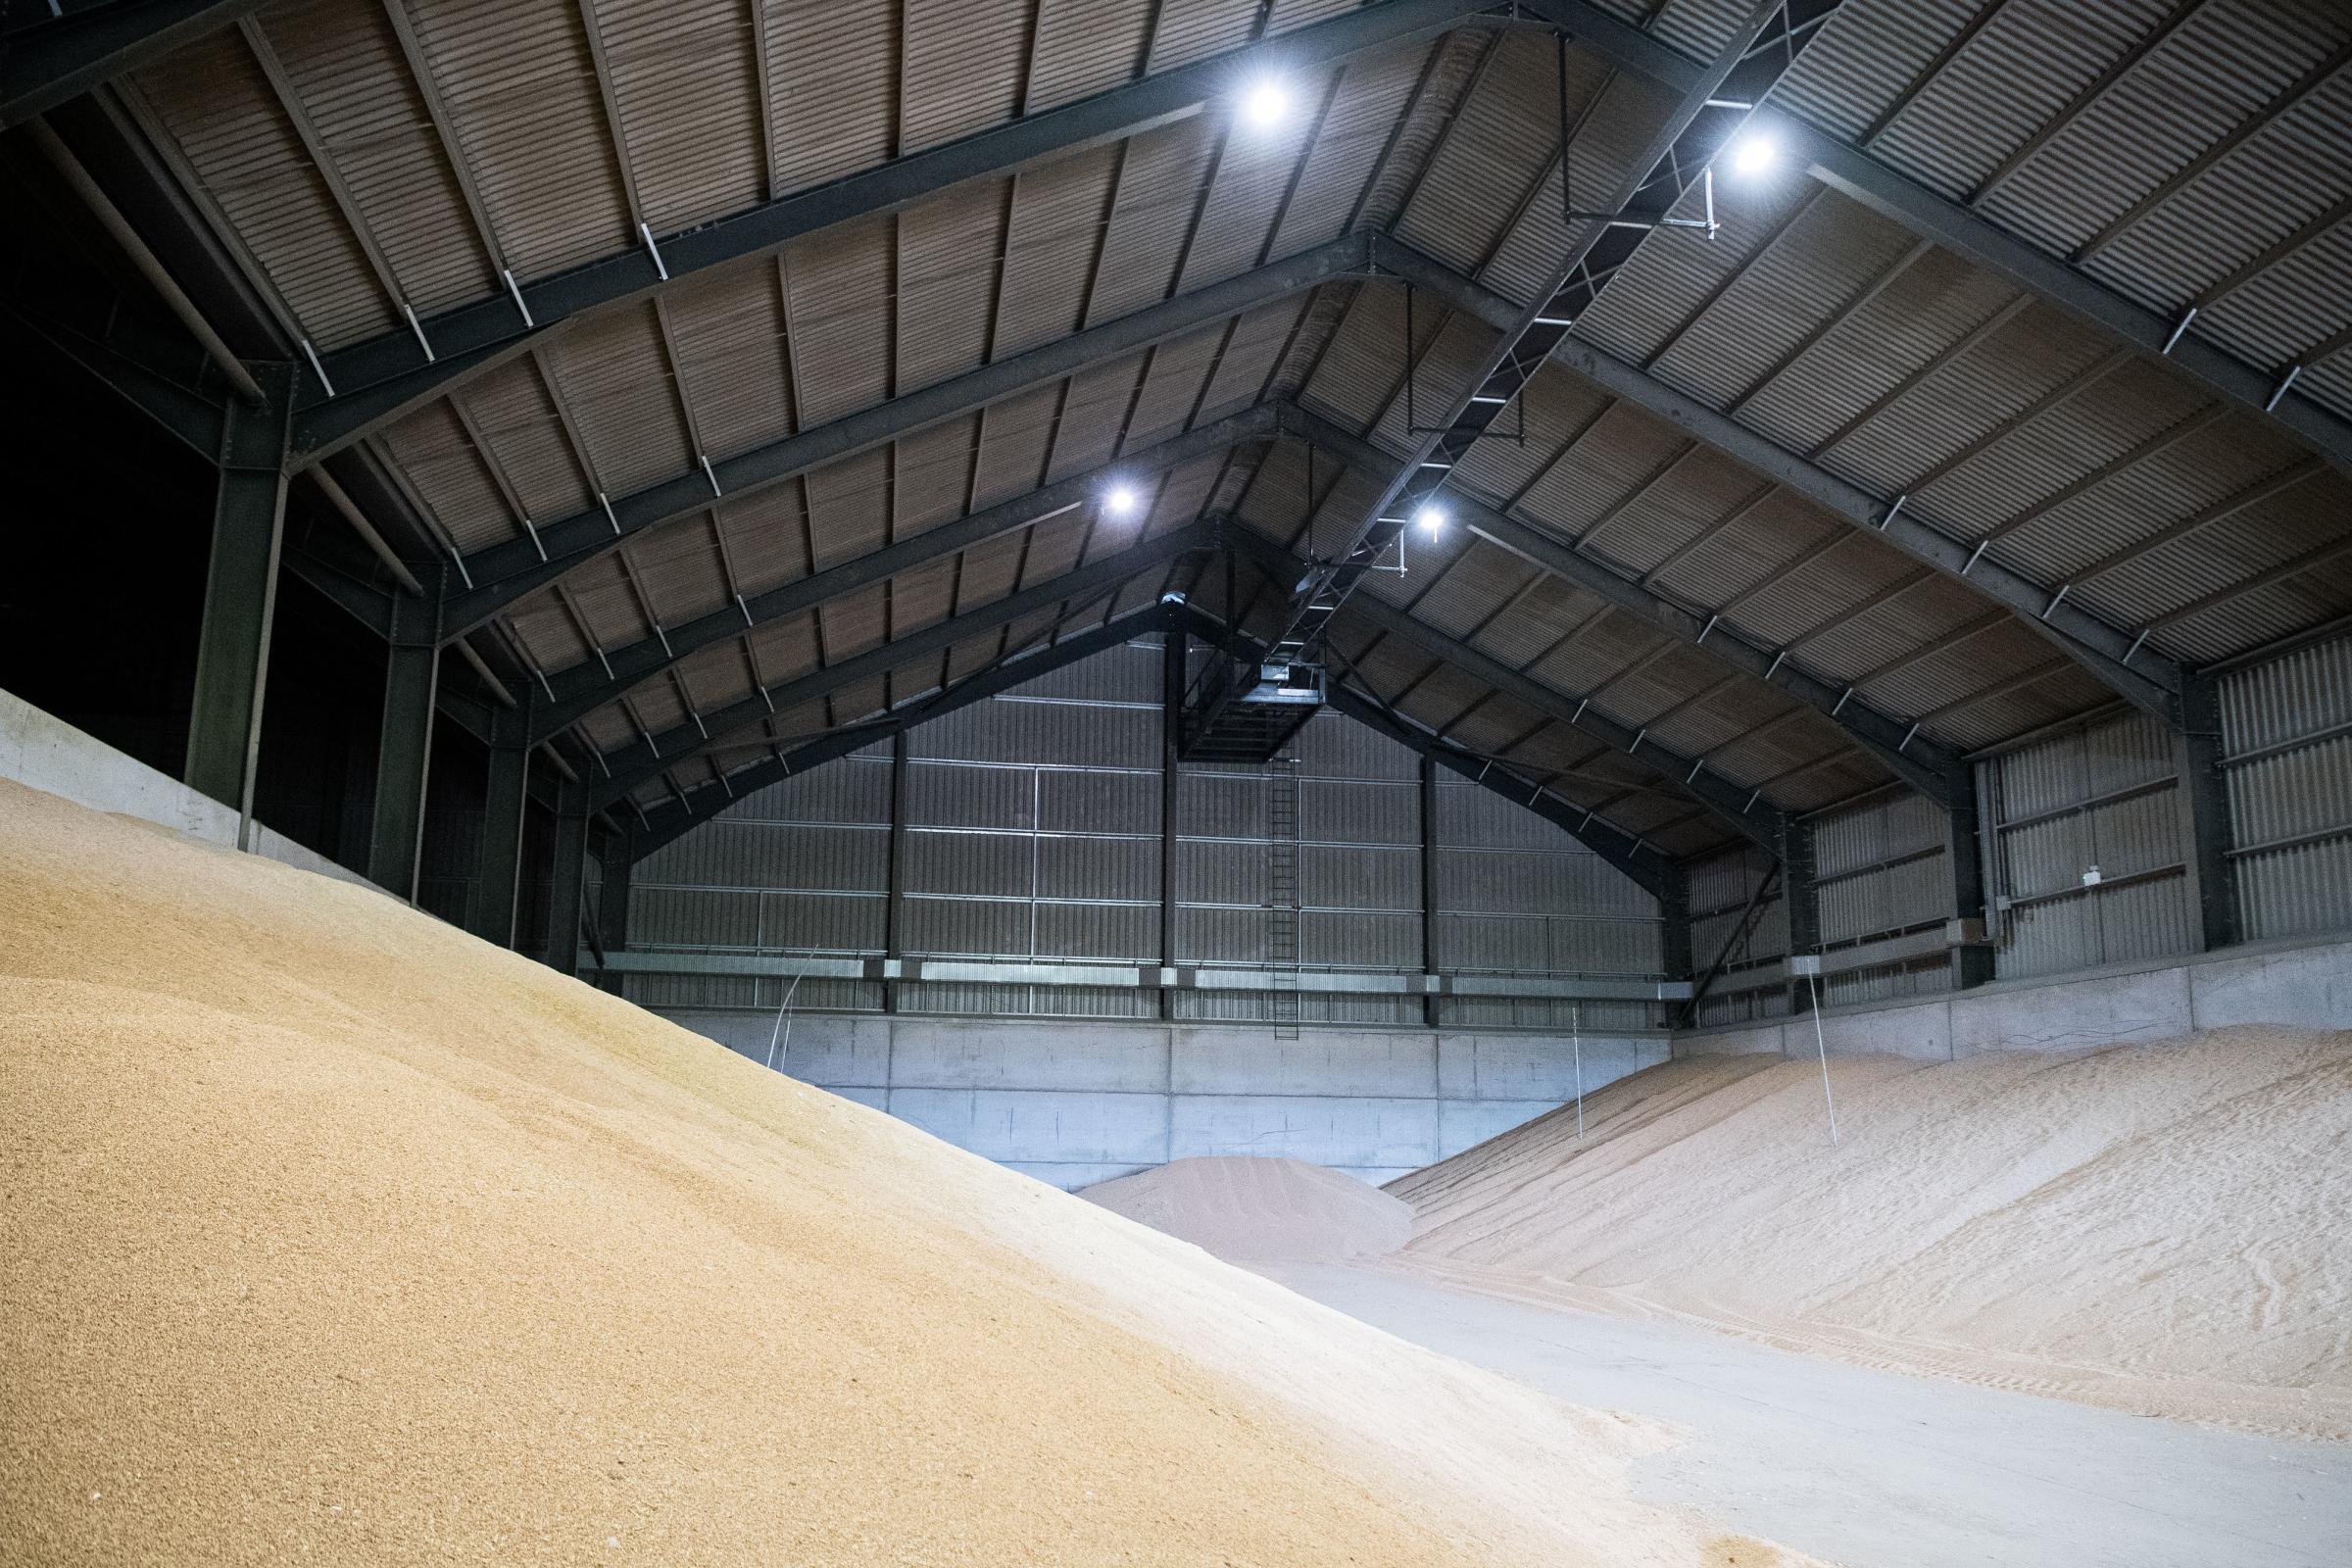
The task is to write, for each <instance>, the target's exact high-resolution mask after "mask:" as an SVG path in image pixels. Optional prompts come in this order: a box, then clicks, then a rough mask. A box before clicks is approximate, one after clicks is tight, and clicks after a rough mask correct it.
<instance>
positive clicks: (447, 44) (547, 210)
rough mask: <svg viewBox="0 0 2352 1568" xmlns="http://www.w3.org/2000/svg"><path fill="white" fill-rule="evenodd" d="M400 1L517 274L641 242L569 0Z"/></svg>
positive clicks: (554, 268)
mask: <svg viewBox="0 0 2352 1568" xmlns="http://www.w3.org/2000/svg"><path fill="white" fill-rule="evenodd" d="M402 3H403V4H405V5H407V6H408V7H409V8H410V14H411V15H412V16H413V17H414V18H415V19H416V23H417V35H418V39H419V41H420V42H421V44H422V46H423V49H424V53H425V55H426V57H427V58H428V59H429V60H430V61H431V62H432V66H433V71H434V73H435V75H436V76H437V78H438V79H439V82H440V87H441V96H442V101H443V103H444V104H445V105H446V106H447V108H448V110H449V117H450V119H451V121H452V122H453V123H455V127H456V130H457V134H458V140H459V143H460V145H461V146H462V147H463V148H464V149H465V156H466V161H467V162H468V163H469V164H471V165H472V167H473V172H474V180H475V184H476V187H477V188H478V189H479V190H480V191H481V194H482V205H483V207H484V208H486V209H487V210H488V212H489V214H490V222H491V225H492V226H493V227H495V228H496V229H497V230H498V237H499V243H500V244H501V245H502V246H504V247H505V249H506V253H507V261H508V265H510V266H511V267H513V268H514V270H515V276H516V277H518V278H521V279H524V280H526V281H527V280H531V279H536V278H541V277H546V276H548V275H550V274H551V273H555V272H559V271H562V270H564V269H565V268H568V267H573V266H577V265H578V264H579V263H582V262H586V261H592V260H594V259H596V258H597V257H600V256H605V255H608V254H610V253H612V252H613V251H615V250H620V249H624V248H626V247H628V246H630V245H632V244H634V243H636V239H637V236H636V235H635V234H634V233H633V232H632V231H631V223H630V220H629V209H628V201H627V198H626V196H625V194H624V193H623V191H622V189H621V183H620V170H619V167H618V165H617V164H615V163H614V161H613V142H612V134H611V132H610V130H609V129H608V128H607V126H606V122H605V113H604V106H603V104H602V102H601V101H600V100H599V98H598V95H597V90H596V70H595V62H594V60H593V59H592V58H591V56H590V54H589V50H588V35H587V33H586V31H585V30H584V29H583V27H582V25H581V22H580V14H579V11H578V9H577V8H576V6H575V5H574V4H573V3H572V0H402Z"/></svg>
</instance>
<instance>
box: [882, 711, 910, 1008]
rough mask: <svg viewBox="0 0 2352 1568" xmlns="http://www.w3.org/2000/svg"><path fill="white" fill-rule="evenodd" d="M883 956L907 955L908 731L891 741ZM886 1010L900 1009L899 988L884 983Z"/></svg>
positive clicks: (884, 880)
mask: <svg viewBox="0 0 2352 1568" xmlns="http://www.w3.org/2000/svg"><path fill="white" fill-rule="evenodd" d="M883 889H884V892H883V902H882V956H884V957H886V958H897V957H903V956H905V947H906V941H907V929H906V928H907V911H906V906H907V732H906V731H905V730H903V729H902V730H900V731H899V732H898V733H897V734H896V735H893V736H892V737H891V738H890V856H889V865H888V867H887V868H886V870H885V872H884V877H883ZM882 1010H883V1011H884V1012H896V1011H898V1010H899V986H898V982H897V981H895V980H885V981H883V982H882Z"/></svg>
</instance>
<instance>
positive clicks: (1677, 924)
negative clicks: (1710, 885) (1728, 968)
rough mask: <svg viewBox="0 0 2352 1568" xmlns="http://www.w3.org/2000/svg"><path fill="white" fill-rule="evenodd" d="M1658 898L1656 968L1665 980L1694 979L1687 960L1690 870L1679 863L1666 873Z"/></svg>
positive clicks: (1688, 951) (1689, 931)
mask: <svg viewBox="0 0 2352 1568" xmlns="http://www.w3.org/2000/svg"><path fill="white" fill-rule="evenodd" d="M1666 889H1667V890H1666V892H1665V894H1664V895H1662V896H1661V897H1660V898H1659V899H1658V927H1659V930H1658V937H1659V941H1658V967H1659V968H1660V969H1662V970H1663V971H1665V974H1664V978H1666V979H1668V980H1696V979H1697V978H1698V976H1697V975H1696V974H1694V973H1693V972H1692V968H1691V868H1690V867H1689V866H1687V865H1684V864H1682V863H1680V862H1679V861H1678V862H1677V863H1675V864H1674V865H1673V866H1671V867H1670V868H1669V869H1668V870H1667V873H1666Z"/></svg>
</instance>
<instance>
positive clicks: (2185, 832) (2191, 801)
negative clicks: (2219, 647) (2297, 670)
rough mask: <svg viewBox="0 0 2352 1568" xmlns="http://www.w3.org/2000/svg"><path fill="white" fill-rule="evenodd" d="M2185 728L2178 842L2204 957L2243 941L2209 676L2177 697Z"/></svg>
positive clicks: (2179, 745) (2216, 705)
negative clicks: (2217, 949)
mask: <svg viewBox="0 0 2352 1568" xmlns="http://www.w3.org/2000/svg"><path fill="white" fill-rule="evenodd" d="M2180 706H2181V711H2182V716H2183V718H2184V720H2185V722H2184V723H2183V724H2182V726H2181V730H2180V737H2179V739H2178V740H2177V742H2176V743H2175V746H2174V756H2175V757H2176V758H2177V759H2178V760H2179V766H2180V838H2181V847H2182V848H2183V849H2184V850H2185V851H2186V855H2185V858H2186V860H2187V862H2188V871H2189V896H2190V897H2191V898H2192V899H2193V900H2195V902H2196V906H2197V916H2198V937H2199V941H2200V943H2201V944H2202V946H2203V948H2204V951H2206V952H2207V953H2211V952H2212V951H2213V950H2214V949H2216V948H2228V947H2234V946H2235V945H2236V944H2238V943H2240V942H2243V941H2244V940H2245V929H2244V922H2243V919H2242V917H2241V914H2240V911H2239V908H2238V899H2237V868H2236V866H2235V865H2234V864H2232V863H2231V861H2230V858H2229V848H2230V841H2231V835H2230V831H2229V780H2228V779H2227V778H2226V777H2224V776H2223V772H2222V705H2221V688H2220V684H2219V682H2217V681H2216V679H2215V678H2214V677H2213V676H2212V675H2209V674H2203V673H2197V674H2192V675H2190V676H2189V678H2188V682H2187V684H2186V686H2185V687H2184V688H2183V690H2182V692H2181V702H2180Z"/></svg>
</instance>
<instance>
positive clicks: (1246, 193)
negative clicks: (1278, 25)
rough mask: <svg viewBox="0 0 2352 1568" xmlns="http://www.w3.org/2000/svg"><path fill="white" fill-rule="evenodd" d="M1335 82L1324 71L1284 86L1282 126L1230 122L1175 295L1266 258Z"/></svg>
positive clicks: (1231, 273)
mask: <svg viewBox="0 0 2352 1568" xmlns="http://www.w3.org/2000/svg"><path fill="white" fill-rule="evenodd" d="M1333 76H1334V73H1332V72H1328V71H1323V72H1317V73H1314V74H1312V75H1311V76H1299V77H1296V78H1294V79H1293V80H1291V81H1290V82H1289V83H1287V90H1288V91H1289V92H1290V93H1291V94H1292V99H1293V108H1292V110H1291V113H1290V116H1289V117H1288V118H1287V119H1286V120H1285V121H1284V123H1282V124H1280V125H1277V126H1252V125H1250V124H1249V123H1247V122H1246V121H1239V120H1237V121H1236V122H1235V123H1234V125H1233V129H1232V130H1231V131H1230V132H1229V133H1228V134H1227V136H1226V138H1225V150H1224V156H1223V157H1221V158H1220V159H1218V161H1217V172H1216V177H1215V178H1214V180H1212V181H1211V183H1210V185H1209V189H1208V193H1207V196H1206V199H1205V200H1203V201H1202V202H1201V214H1200V220H1199V221H1198V223H1197V224H1196V225H1195V227H1194V230H1193V238H1192V244H1191V248H1190V249H1189V251H1188V252H1187V253H1186V255H1185V259H1184V268H1183V270H1182V271H1181V272H1180V273H1179V274H1178V276H1177V283H1176V286H1177V288H1178V289H1179V290H1189V289H1196V288H1199V287H1201V285H1203V284H1205V283H1211V282H1214V281H1216V280H1217V279H1218V278H1221V277H1230V276H1232V275H1233V274H1235V273H1237V272H1240V271H1242V270H1246V269H1248V268H1250V267H1252V266H1254V265H1256V263H1257V262H1258V260H1259V258H1260V257H1261V256H1263V255H1266V254H1267V250H1266V247H1267V244H1268V242H1269V241H1270V240H1271V239H1272V237H1273V230H1274V222H1275V220H1276V218H1277V217H1278V216H1279V214H1280V211H1281V208H1282V203H1283V198H1284V196H1285V195H1286V194H1287V193H1288V192H1289V190H1290V188H1291V184H1292V181H1293V179H1294V178H1296V177H1298V175H1299V165H1300V163H1301V162H1302V161H1303V160H1304V159H1305V157H1306V151H1307V148H1308V147H1309V145H1311V138H1312V135H1313V132H1314V128H1315V123H1316V115H1317V113H1318V111H1319V110H1320V108H1321V106H1322V103H1323V100H1324V98H1325V96H1326V94H1327V93H1328V92H1329V91H1330V87H1331V83H1332V80H1333ZM1350 194H1352V193H1350Z"/></svg>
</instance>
